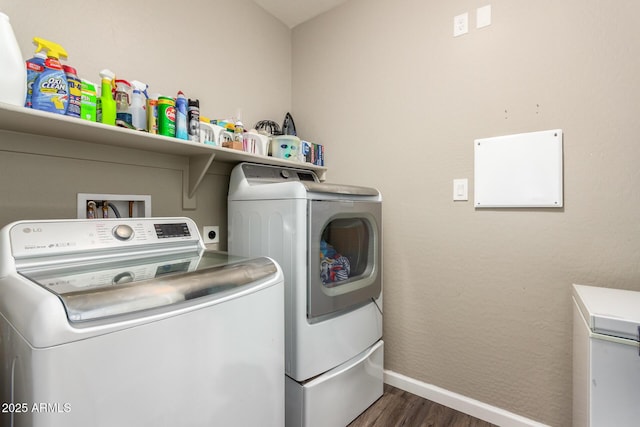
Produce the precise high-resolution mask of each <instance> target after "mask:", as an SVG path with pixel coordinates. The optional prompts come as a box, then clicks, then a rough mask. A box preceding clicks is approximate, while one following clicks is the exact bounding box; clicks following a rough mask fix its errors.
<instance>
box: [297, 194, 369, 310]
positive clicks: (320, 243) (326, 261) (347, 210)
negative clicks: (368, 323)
mask: <svg viewBox="0 0 640 427" xmlns="http://www.w3.org/2000/svg"><path fill="white" fill-rule="evenodd" d="M309 215H310V221H309V227H310V228H309V245H310V247H309V251H308V253H309V257H310V259H309V266H310V268H309V272H308V275H309V277H308V286H309V292H308V301H307V314H308V317H309V318H317V317H319V316H324V315H327V314H330V313H335V312H337V311H341V310H345V309H351V308H354V307H357V306H359V305H362V304H365V303H368V302H370V301H371V299H372V298H374V299H375V298H377V297H378V296H379V295H380V290H381V274H380V263H381V242H380V235H381V233H380V222H381V218H380V216H381V205H380V202H353V201H336V200H332V201H326V200H325V201H318V200H313V201H310V202H309Z"/></svg>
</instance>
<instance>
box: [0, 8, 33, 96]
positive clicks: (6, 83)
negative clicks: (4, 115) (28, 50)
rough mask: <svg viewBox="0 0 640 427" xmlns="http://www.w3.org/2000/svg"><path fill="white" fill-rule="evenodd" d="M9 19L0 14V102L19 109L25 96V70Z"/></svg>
mask: <svg viewBox="0 0 640 427" xmlns="http://www.w3.org/2000/svg"><path fill="white" fill-rule="evenodd" d="M24 65H25V64H24V59H23V58H22V52H20V46H18V41H17V40H16V35H15V34H14V33H13V28H11V23H10V22H9V17H8V16H7V15H5V14H4V13H1V12H0V76H2V77H0V102H4V103H6V104H11V105H15V106H18V107H21V106H23V105H24V102H25V98H26V95H27V84H26V82H27V70H26V67H25V66H24Z"/></svg>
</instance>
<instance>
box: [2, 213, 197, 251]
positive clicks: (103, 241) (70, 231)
mask: <svg viewBox="0 0 640 427" xmlns="http://www.w3.org/2000/svg"><path fill="white" fill-rule="evenodd" d="M8 228H9V234H10V236H9V237H10V242H11V253H12V254H13V256H14V257H15V258H25V257H35V256H51V255H65V254H72V253H78V252H88V253H90V251H96V250H107V249H118V248H126V247H133V246H141V245H142V246H153V247H157V246H166V245H172V244H175V243H180V244H184V245H189V244H192V245H193V246H194V247H195V248H197V247H204V243H202V241H201V239H200V234H199V233H198V227H197V225H196V224H195V222H193V220H191V219H189V218H127V219H119V218H113V219H92V220H85V219H78V220H74V219H72V220H49V221H19V222H15V223H13V224H11V225H10V226H8ZM145 249H146V250H148V249H149V248H143V249H142V250H145Z"/></svg>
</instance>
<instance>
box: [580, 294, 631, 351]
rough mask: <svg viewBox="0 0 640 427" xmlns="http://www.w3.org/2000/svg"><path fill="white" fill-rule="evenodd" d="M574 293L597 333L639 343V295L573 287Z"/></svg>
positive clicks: (591, 326)
mask: <svg viewBox="0 0 640 427" xmlns="http://www.w3.org/2000/svg"><path fill="white" fill-rule="evenodd" d="M573 294H574V297H575V298H576V301H577V302H578V306H579V307H580V311H581V312H582V315H583V317H584V318H585V319H586V321H587V323H588V324H589V328H590V329H591V330H592V331H593V332H594V333H597V334H602V335H609V336H613V337H619V338H626V339H630V340H634V341H640V339H639V337H638V334H639V331H640V330H639V329H638V328H639V327H640V292H634V291H628V290H623V289H611V288H599V287H595V286H583V285H573Z"/></svg>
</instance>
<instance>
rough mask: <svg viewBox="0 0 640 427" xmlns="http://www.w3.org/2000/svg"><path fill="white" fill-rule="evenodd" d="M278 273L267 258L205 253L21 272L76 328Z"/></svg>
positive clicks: (211, 295) (217, 294)
mask: <svg viewBox="0 0 640 427" xmlns="http://www.w3.org/2000/svg"><path fill="white" fill-rule="evenodd" d="M277 272H278V269H277V266H276V264H275V263H274V262H273V261H271V260H270V259H268V258H256V259H245V258H240V257H231V256H228V255H227V254H224V253H218V252H208V251H205V252H203V253H191V254H177V255H173V256H160V257H153V258H148V257H147V258H142V259H129V260H126V259H121V260H118V261H115V260H114V261H110V262H107V263H104V264H98V265H96V264H89V265H88V264H84V265H70V266H67V267H65V266H62V267H60V268H57V269H53V270H52V269H49V268H44V269H32V270H27V271H19V273H20V274H21V275H22V276H24V277H26V278H27V279H29V280H31V281H33V282H35V283H36V284H38V285H40V286H42V287H43V288H45V289H47V290H48V291H50V292H52V293H53V294H54V295H56V296H58V297H59V298H60V300H61V301H62V304H63V305H64V308H65V310H66V312H67V318H68V319H69V321H70V322H72V323H74V324H75V326H79V324H78V323H82V322H86V321H94V320H99V319H106V318H110V317H113V316H122V315H131V314H137V313H139V312H142V311H146V310H150V309H156V310H158V309H160V310H163V309H164V310H166V309H173V308H174V306H176V305H177V304H185V303H190V304H193V303H200V302H205V301H211V300H217V299H221V298H224V297H227V296H229V295H231V294H235V293H236V292H239V291H241V290H246V289H247V288H250V287H251V286H253V285H255V284H256V283H261V282H262V281H264V280H266V279H269V278H272V277H274V276H275V275H276V274H277Z"/></svg>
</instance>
